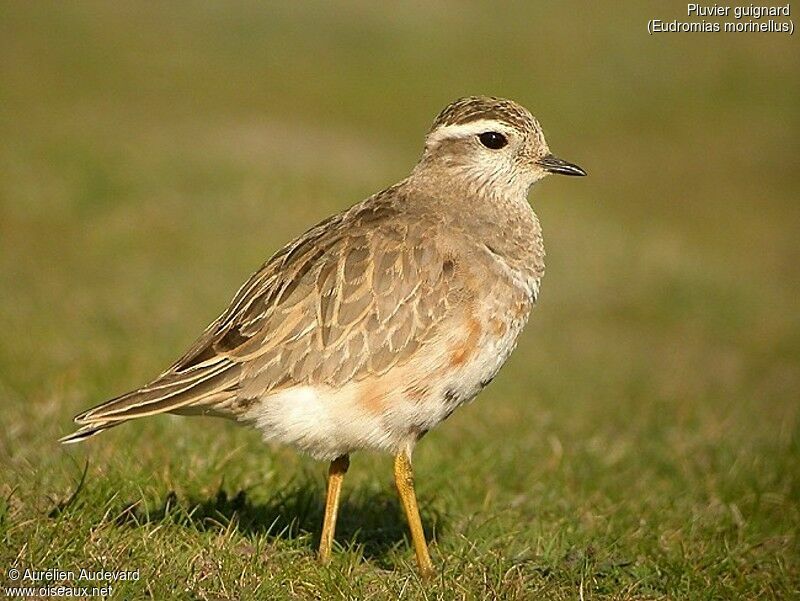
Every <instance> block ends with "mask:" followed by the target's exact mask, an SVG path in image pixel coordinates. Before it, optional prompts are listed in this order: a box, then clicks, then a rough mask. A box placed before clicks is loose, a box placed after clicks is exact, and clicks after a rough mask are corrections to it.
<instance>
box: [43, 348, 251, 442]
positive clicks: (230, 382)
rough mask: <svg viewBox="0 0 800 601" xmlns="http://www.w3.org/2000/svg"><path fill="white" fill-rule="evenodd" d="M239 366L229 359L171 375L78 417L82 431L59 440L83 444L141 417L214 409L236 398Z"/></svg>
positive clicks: (171, 372)
mask: <svg viewBox="0 0 800 601" xmlns="http://www.w3.org/2000/svg"><path fill="white" fill-rule="evenodd" d="M239 371H240V366H239V365H238V364H236V363H233V362H231V361H230V360H228V359H226V358H220V359H218V360H216V361H212V362H205V363H203V364H200V365H198V366H196V367H193V368H191V369H189V370H187V371H185V372H175V371H169V372H166V373H164V374H162V375H161V376H159V377H158V378H157V379H156V380H154V381H153V382H151V383H150V384H148V385H147V386H144V387H142V388H139V389H138V390H134V391H132V392H128V393H126V394H123V395H122V396H118V397H116V398H113V399H111V400H110V401H106V402H105V403H102V404H100V405H98V406H97V407H93V408H92V409H89V410H88V411H84V412H83V413H80V414H78V415H77V416H75V423H77V424H79V425H80V426H81V427H80V428H79V429H78V430H76V431H75V432H73V433H72V434H69V435H67V436H64V437H63V438H61V439H59V442H61V443H64V444H69V443H73V442H80V441H82V440H86V439H87V438H90V437H92V436H94V435H95V434H99V433H100V432H102V431H104V430H108V429H109V428H113V427H114V426H118V425H119V424H121V423H123V422H126V421H128V420H131V419H136V418H138V417H146V416H148V415H157V414H159V413H168V412H175V411H179V410H181V409H184V408H186V407H187V406H189V405H192V406H199V405H203V406H213V405H216V404H217V403H220V402H224V400H225V399H227V398H229V397H231V396H232V395H234V394H235V392H234V391H233V387H234V385H235V383H237V382H238V377H239Z"/></svg>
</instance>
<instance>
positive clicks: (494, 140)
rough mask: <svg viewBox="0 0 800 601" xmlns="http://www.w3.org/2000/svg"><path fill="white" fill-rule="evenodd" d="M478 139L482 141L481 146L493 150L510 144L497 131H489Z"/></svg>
mask: <svg viewBox="0 0 800 601" xmlns="http://www.w3.org/2000/svg"><path fill="white" fill-rule="evenodd" d="M478 139H479V140H480V141H481V144H483V145H484V146H486V148H491V149H492V150H499V149H500V148H502V147H503V146H505V145H506V144H508V140H506V137H505V136H504V135H503V134H499V133H497V132H496V131H487V132H484V133H482V134H480V135H479V136H478Z"/></svg>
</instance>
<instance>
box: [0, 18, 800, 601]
mask: <svg viewBox="0 0 800 601" xmlns="http://www.w3.org/2000/svg"><path fill="white" fill-rule="evenodd" d="M395 11H396V12H395V13H394V14H392V15H391V16H390V15H387V14H386V13H385V8H384V7H382V6H380V5H377V4H376V5H374V6H373V5H371V4H368V3H361V2H356V3H348V4H341V5H338V6H336V7H335V8H334V7H333V6H332V5H329V4H322V3H319V4H317V3H303V4H302V5H300V6H294V5H289V4H286V5H274V6H270V7H267V6H263V5H261V4H259V3H250V2H236V3H231V4H227V5H225V6H224V7H223V5H213V4H208V5H177V4H175V5H171V4H166V3H162V4H159V5H148V6H147V7H144V6H136V5H125V6H124V7H123V6H122V5H116V4H115V5H111V4H107V3H90V2H85V3H71V4H67V3H62V4H58V5H51V6H48V7H44V6H43V5H36V4H34V3H17V4H11V3H7V4H4V5H3V6H2V7H0V53H2V59H3V60H0V81H2V82H3V85H2V86H0V316H2V325H3V335H2V337H0V407H2V412H1V413H0V540H2V542H0V568H2V572H0V573H2V574H3V576H0V586H6V585H8V584H10V583H9V582H8V579H7V576H6V575H5V574H6V570H7V569H8V568H10V567H12V566H17V567H21V568H23V569H24V568H31V569H46V568H59V569H62V570H76V571H77V570H79V569H81V568H87V569H99V568H102V569H107V570H125V569H128V570H131V569H137V568H138V569H139V570H140V574H141V577H140V579H139V580H138V581H130V582H119V583H116V584H114V585H113V586H114V593H113V595H112V598H114V599H138V598H148V597H149V598H155V599H163V598H191V599H251V598H252V599H263V598H276V599H280V598H301V599H328V598H342V599H383V598H402V599H474V598H489V599H492V598H502V599H531V598H539V599H576V598H582V599H733V598H742V599H755V598H758V599H786V598H791V597H793V596H797V595H798V594H800V573H799V570H800V565H799V564H800V562H798V557H800V541H799V540H798V526H800V509H799V507H800V504H798V500H800V466H799V465H798V459H799V458H800V446H799V445H800V442H799V441H800V437H799V436H798V419H799V418H800V415H798V410H799V409H800V404H799V403H798V397H799V396H800V395H798V390H800V369H799V368H798V364H800V317H798V312H797V298H798V297H799V296H800V285H799V284H798V282H800V277H799V276H800V269H799V268H798V265H800V260H799V259H800V256H798V252H797V242H796V231H797V224H798V222H800V220H798V218H799V217H800V211H799V210H798V204H797V193H798V183H800V182H799V181H798V180H800V177H798V174H799V173H800V152H798V150H799V148H798V143H797V136H796V132H797V131H798V129H800V128H799V127H798V126H799V125H800V109H799V108H798V107H800V87H799V86H798V84H797V81H798V77H797V74H798V73H799V72H800V55H798V53H797V52H796V48H795V46H793V45H792V44H793V43H794V40H793V39H791V38H789V37H784V36H780V35H776V34H739V35H727V36H725V35H698V34H695V35H664V36H660V37H659V36H655V37H649V36H647V35H646V34H645V23H646V21H647V19H648V18H653V17H658V16H662V17H663V16H667V15H663V14H662V13H665V12H666V9H665V8H664V7H663V3H652V4H651V5H650V6H648V5H647V4H646V3H642V4H639V5H637V7H635V8H634V7H628V8H626V9H624V10H623V9H622V8H621V7H620V8H617V7H615V8H611V7H605V8H604V9H603V11H601V10H600V9H599V8H598V7H593V8H590V7H588V6H587V5H585V4H584V3H577V2H562V3H559V5H558V7H557V8H555V7H548V8H547V9H543V8H535V7H530V8H523V7H509V8H508V9H507V10H505V11H498V10H497V9H495V8H492V7H491V6H489V5H482V4H478V3H473V4H469V5H467V4H464V5H463V6H462V5H459V9H458V10H455V8H454V6H453V5H452V4H449V3H436V4H431V5H430V6H426V7H423V6H421V5H418V6H416V7H415V8H411V7H409V6H406V7H396V9H395ZM676 16H677V15H673V16H672V18H675V17H676ZM476 92H477V93H485V92H489V93H496V94H499V95H505V96H509V97H513V98H516V99H519V100H520V101H522V102H523V103H525V104H527V105H529V106H531V107H532V108H533V109H534V110H535V112H536V113H537V114H538V116H539V117H540V119H541V121H542V122H543V123H544V126H545V129H546V131H547V132H548V136H549V140H550V142H551V145H552V147H553V149H554V150H555V151H556V152H558V153H559V154H561V155H563V156H564V157H565V158H568V159H572V160H575V161H576V162H578V163H579V164H581V165H583V166H584V167H586V168H587V169H588V170H589V172H590V175H591V177H589V178H586V179H585V180H582V181H574V180H570V181H557V180H556V179H555V178H551V179H550V180H548V181H546V182H545V183H543V184H542V185H541V186H540V187H538V188H537V189H536V190H535V191H534V192H533V195H532V202H533V203H534V206H535V207H536V208H537V211H538V212H539V214H540V216H541V218H542V221H543V224H544V228H545V236H546V241H547V244H548V253H549V255H548V259H549V261H548V274H547V277H546V278H545V281H544V284H543V293H542V297H541V299H540V303H539V306H538V307H537V308H536V310H535V312H534V315H533V318H532V320H531V323H530V324H529V326H528V328H527V330H526V332H525V334H524V336H523V339H522V341H521V344H520V346H519V348H518V350H517V351H516V353H515V354H514V356H513V357H512V359H511V360H510V362H509V364H508V365H507V366H506V367H505V368H504V370H503V371H502V372H501V374H500V376H499V377H498V378H497V379H496V380H495V382H494V383H493V384H492V386H490V387H489V388H488V389H487V390H486V391H485V392H484V393H483V394H482V395H481V397H480V398H479V399H478V401H476V402H475V403H474V404H472V405H470V406H468V407H466V408H464V409H461V410H460V411H458V412H456V414H455V415H454V416H453V417H452V418H451V419H450V420H448V422H447V423H446V424H444V425H443V426H441V427H440V428H439V429H437V430H436V431H435V432H432V433H431V434H430V435H428V436H427V437H426V438H425V440H424V441H423V442H422V443H421V444H420V446H419V447H418V450H417V453H416V456H415V467H416V472H417V490H418V495H419V497H420V503H421V507H422V513H423V521H424V523H425V526H426V528H427V530H428V533H429V536H430V537H431V539H432V543H431V550H432V554H433V558H434V561H435V562H436V564H437V565H438V566H439V568H440V574H439V576H438V578H437V579H436V580H435V581H434V582H430V583H422V582H420V581H418V579H417V577H416V575H415V570H414V562H413V553H412V552H411V550H410V548H409V545H408V541H407V535H406V529H405V524H404V521H403V519H402V515H401V510H400V508H399V506H398V502H397V500H396V498H395V495H394V490H393V487H392V484H391V463H390V460H389V458H386V457H382V456H375V455H371V454H366V453H364V454H359V455H356V456H354V457H353V463H352V467H351V470H350V473H349V474H348V477H347V479H346V480H345V487H344V493H343V494H344V498H343V505H342V508H341V514H340V527H339V530H338V532H337V537H336V543H337V549H336V553H335V556H334V560H333V563H332V564H331V565H330V566H329V567H321V566H319V565H318V564H317V563H316V561H315V560H314V549H315V546H316V544H317V538H316V537H317V536H318V531H319V525H320V522H321V516H322V501H323V493H324V466H322V465H320V464H318V463H315V462H313V461H311V460H308V459H305V458H303V457H300V456H298V455H296V454H294V453H293V452H292V451H291V450H289V449H281V448H270V447H266V446H264V445H263V444H262V443H261V441H260V440H259V437H258V435H257V434H256V433H255V432H251V431H246V430H242V429H238V428H236V427H235V426H234V425H232V424H228V423H222V422H219V421H213V420H202V419H195V420H188V419H185V418H177V417H174V418H173V417H168V416H166V417H160V418H155V419H150V420H144V421H141V422H140V423H132V424H130V425H126V426H125V427H124V428H119V429H115V430H113V431H111V432H109V433H107V434H104V435H103V436H101V437H99V438H96V439H93V440H92V441H91V442H89V443H86V444H84V445H82V446H80V447H71V448H62V447H60V446H59V445H58V444H57V443H56V439H57V438H58V437H59V436H60V435H63V434H64V433H66V432H67V431H68V430H69V429H70V427H71V422H70V418H71V416H72V415H73V414H74V413H76V412H77V411H79V410H80V409H83V408H85V407H87V406H89V405H91V404H93V403H95V402H98V401H100V400H102V399H104V398H106V397H108V396H110V395H113V394H115V393H119V392H122V391H124V390H127V389H129V388H131V387H134V386H136V385H138V384H139V383H141V382H143V381H144V380H146V379H148V378H149V377H152V376H153V375H154V374H156V373H158V372H159V371H160V370H161V369H162V368H163V367H164V366H165V365H166V364H167V363H169V362H170V361H171V360H172V359H174V357H175V356H176V355H177V354H179V353H180V352H181V351H182V350H183V349H184V348H185V347H186V345H187V344H189V342H190V341H191V340H192V338H193V336H194V335H196V334H197V333H198V332H199V331H200V330H201V329H202V328H203V327H204V326H205V325H206V324H207V323H208V322H209V321H210V320H211V319H212V318H213V317H214V316H215V315H216V314H217V313H218V312H219V311H220V310H221V309H222V308H223V307H224V305H225V303H226V302H227V300H228V299H229V297H230V296H231V295H232V293H233V292H234V290H235V289H236V287H237V286H238V284H239V283H240V282H241V281H242V280H243V279H244V278H245V277H246V276H247V275H248V274H249V273H250V272H251V271H252V270H253V269H255V267H257V266H258V265H259V264H260V263H261V261H263V260H264V258H266V256H268V255H269V254H270V253H271V252H273V251H274V250H276V249H277V248H278V247H279V246H280V245H281V244H283V243H284V242H285V241H287V240H288V239H290V238H291V237H292V236H294V235H296V234H298V233H300V232H301V231H302V230H303V229H305V228H306V227H308V226H309V225H310V224H312V223H314V222H316V221H317V220H319V219H321V218H322V217H324V216H326V215H328V214H329V213H331V212H333V211H335V210H338V209H341V208H343V207H345V206H347V205H348V204H350V203H352V202H354V201H355V200H357V199H360V198H362V197H364V196H366V195H368V194H369V193H371V192H373V191H376V190H378V189H379V188H381V187H383V186H385V185H387V184H389V183H391V182H393V181H396V180H397V179H399V178H400V177H402V176H404V175H405V174H406V172H407V171H408V169H409V168H410V166H411V165H412V164H413V162H414V161H415V159H416V157H417V155H418V153H419V150H420V142H421V135H422V132H423V131H424V130H425V129H426V127H427V126H428V124H429V122H430V120H431V119H432V118H433V116H434V114H435V113H436V111H437V110H439V109H440V108H441V107H442V106H443V105H444V104H446V103H447V102H448V101H450V100H452V99H453V98H455V97H457V96H460V95H463V94H467V93H476ZM84 472H85V478H83V476H84ZM86 584H89V583H86Z"/></svg>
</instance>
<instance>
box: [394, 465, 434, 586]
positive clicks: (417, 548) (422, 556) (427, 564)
mask: <svg viewBox="0 0 800 601" xmlns="http://www.w3.org/2000/svg"><path fill="white" fill-rule="evenodd" d="M394 482H395V484H396V485H397V492H398V493H399V494H400V502H401V503H402V504H403V509H404V510H405V512H406V518H407V519H408V527H409V529H410V530H411V540H412V542H413V543H414V552H415V553H416V554H417V564H418V565H419V571H420V572H421V573H422V575H423V576H425V577H428V576H433V574H434V569H433V563H431V556H430V555H428V545H427V544H425V533H424V532H423V531H422V520H420V519H419V508H418V507H417V496H416V495H415V494H414V472H413V471H412V470H411V459H410V458H409V456H408V455H407V454H406V453H402V452H401V453H398V454H397V455H395V458H394Z"/></svg>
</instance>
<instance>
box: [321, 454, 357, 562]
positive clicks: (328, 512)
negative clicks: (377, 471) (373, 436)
mask: <svg viewBox="0 0 800 601" xmlns="http://www.w3.org/2000/svg"><path fill="white" fill-rule="evenodd" d="M349 467H350V458H349V457H348V456H347V455H342V456H341V457H337V458H336V459H334V460H333V461H331V466H330V468H329V469H328V496H327V498H326V499H325V520H324V521H323V522H322V536H321V538H320V541H319V559H320V561H321V562H322V563H328V562H329V561H330V560H331V547H332V546H333V533H334V531H335V530H336V514H337V513H338V512H339V493H340V492H341V490H342V480H343V479H344V475H345V474H346V473H347V468H349Z"/></svg>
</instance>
